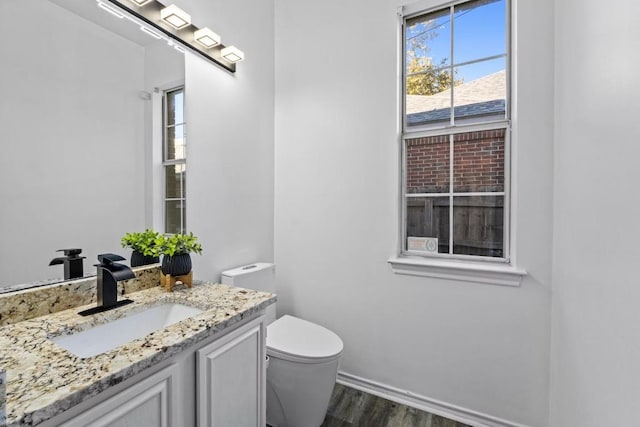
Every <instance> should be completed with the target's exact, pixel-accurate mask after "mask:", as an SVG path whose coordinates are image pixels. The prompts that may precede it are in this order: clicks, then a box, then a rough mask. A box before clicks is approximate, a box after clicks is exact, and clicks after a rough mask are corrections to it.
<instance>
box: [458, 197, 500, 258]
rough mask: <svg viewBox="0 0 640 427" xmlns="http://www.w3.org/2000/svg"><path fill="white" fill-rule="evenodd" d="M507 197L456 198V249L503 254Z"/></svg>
mask: <svg viewBox="0 0 640 427" xmlns="http://www.w3.org/2000/svg"><path fill="white" fill-rule="evenodd" d="M503 233H504V197H503V196H474V197H463V196H459V197H454V198H453V253H454V254H462V255H478V256H487V257H499V258H501V257H503V256H504V247H503V246H504V242H503Z"/></svg>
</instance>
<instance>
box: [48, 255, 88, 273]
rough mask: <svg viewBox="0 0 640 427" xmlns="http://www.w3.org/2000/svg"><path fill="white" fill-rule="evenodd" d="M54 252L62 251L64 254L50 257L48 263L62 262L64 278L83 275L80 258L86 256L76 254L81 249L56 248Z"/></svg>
mask: <svg viewBox="0 0 640 427" xmlns="http://www.w3.org/2000/svg"><path fill="white" fill-rule="evenodd" d="M56 252H64V256H63V257H59V258H54V259H52V260H51V262H50V263H49V265H58V264H64V280H69V279H75V278H78V277H82V276H84V273H83V271H82V260H83V259H85V258H86V257H83V256H78V255H80V254H81V253H82V249H58V250H57V251H56Z"/></svg>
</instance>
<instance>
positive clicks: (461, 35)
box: [402, 0, 510, 261]
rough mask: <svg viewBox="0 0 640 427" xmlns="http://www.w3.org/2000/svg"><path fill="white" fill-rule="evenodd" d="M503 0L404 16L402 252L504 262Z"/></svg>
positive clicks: (506, 184) (506, 212) (505, 120)
mask: <svg viewBox="0 0 640 427" xmlns="http://www.w3.org/2000/svg"><path fill="white" fill-rule="evenodd" d="M507 1H508V0H475V1H467V2H458V3H457V4H453V5H451V6H448V7H445V8H442V9H439V10H436V11H427V12H423V13H419V14H414V15H412V16H409V17H406V18H405V22H404V24H405V25H404V42H403V46H404V49H405V55H404V67H403V69H404V81H403V84H404V88H405V91H404V92H405V95H404V101H405V102H404V112H403V118H404V120H403V123H404V126H403V128H404V134H403V162H404V165H403V206H402V209H403V218H404V221H403V227H402V253H404V254H408V255H423V256H425V255H426V256H445V257H453V258H471V259H480V260H481V259H484V260H503V261H506V260H508V255H509V188H508V187H509V180H508V177H509V170H508V164H509V159H508V156H509V151H510V150H509V143H510V141H509V135H510V127H509V102H508V99H509V90H508V81H509V79H508V71H509V55H508V46H509V43H508V27H509V26H508V19H507V16H508V3H507ZM420 67H422V68H420Z"/></svg>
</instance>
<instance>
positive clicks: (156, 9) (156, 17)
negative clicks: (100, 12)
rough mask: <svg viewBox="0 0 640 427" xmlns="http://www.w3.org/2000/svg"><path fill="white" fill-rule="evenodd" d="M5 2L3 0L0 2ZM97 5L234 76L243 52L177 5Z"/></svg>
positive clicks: (107, 1)
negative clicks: (197, 22)
mask: <svg viewBox="0 0 640 427" xmlns="http://www.w3.org/2000/svg"><path fill="white" fill-rule="evenodd" d="M0 1H2V0H0ZM96 2H97V3H98V6H100V7H101V8H102V9H104V10H105V11H107V12H109V13H111V14H112V15H114V16H116V17H118V18H127V20H128V21H131V22H132V23H134V24H136V25H137V26H138V27H139V28H140V30H141V31H144V32H145V33H147V34H149V35H150V36H151V37H153V38H155V39H159V40H164V41H166V42H167V43H168V44H169V46H171V47H173V48H174V49H176V50H177V51H179V52H186V51H187V50H188V51H189V52H192V53H195V54H198V55H200V56H202V57H203V58H204V59H206V60H208V61H210V62H212V63H214V64H216V65H218V66H220V67H222V68H224V69H225V70H227V71H229V72H231V73H235V71H236V63H237V62H238V61H242V60H243V59H244V53H243V52H242V51H241V50H240V49H238V48H236V47H234V46H229V47H225V46H224V45H223V44H222V42H221V40H220V36H219V35H218V34H216V33H215V32H214V31H212V30H211V29H209V28H207V27H203V28H199V27H197V26H196V25H193V24H191V16H190V15H189V14H188V13H186V12H185V11H184V10H182V9H180V8H179V7H178V6H176V5H175V4H171V5H169V6H165V5H164V4H163V3H162V2H161V1H159V0H96Z"/></svg>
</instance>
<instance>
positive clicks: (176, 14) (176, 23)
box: [160, 4, 191, 30]
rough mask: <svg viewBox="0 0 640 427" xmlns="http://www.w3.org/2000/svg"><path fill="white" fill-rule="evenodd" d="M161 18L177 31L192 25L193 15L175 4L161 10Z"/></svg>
mask: <svg viewBox="0 0 640 427" xmlns="http://www.w3.org/2000/svg"><path fill="white" fill-rule="evenodd" d="M160 18H161V19H162V20H163V21H164V22H166V23H167V24H169V25H171V26H172V27H173V28H175V29H176V30H179V29H181V28H184V27H186V26H187V25H189V24H191V15H189V14H188V13H187V12H185V11H184V10H182V9H180V8H179V7H178V6H176V5H175V4H172V5H170V6H167V7H165V8H164V9H162V10H160Z"/></svg>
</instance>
